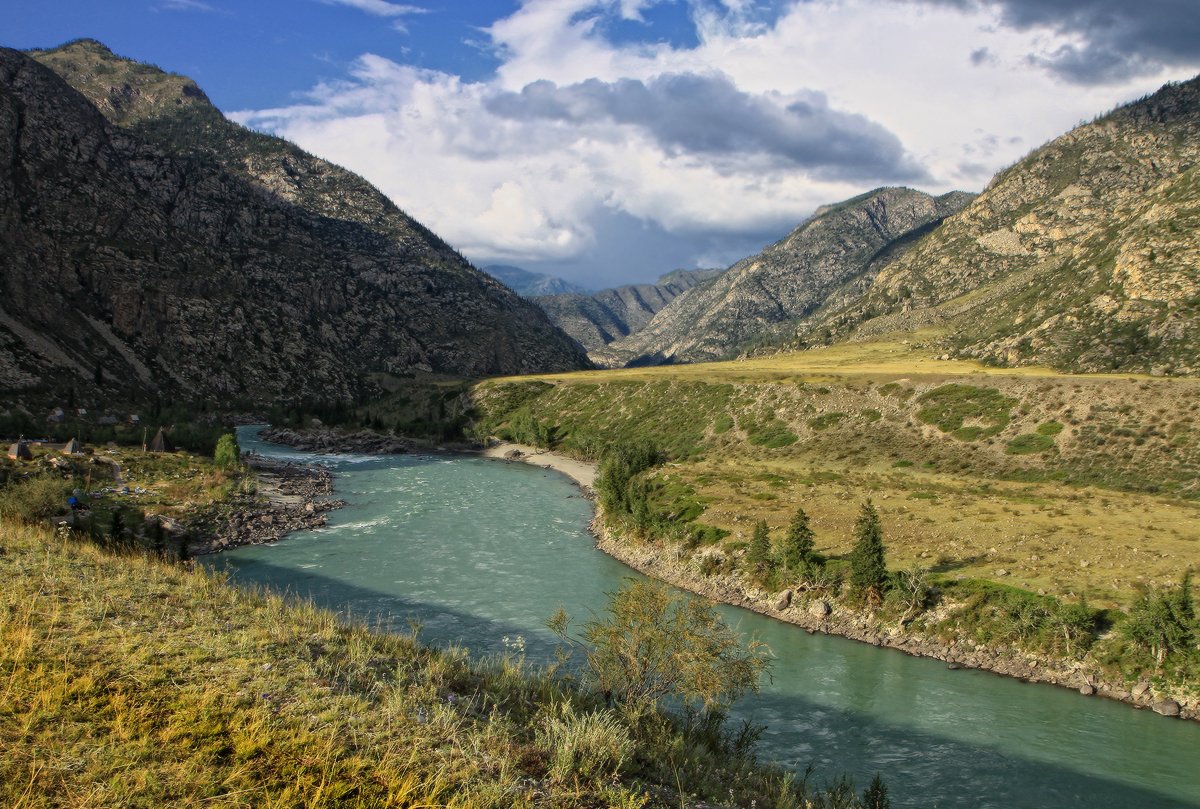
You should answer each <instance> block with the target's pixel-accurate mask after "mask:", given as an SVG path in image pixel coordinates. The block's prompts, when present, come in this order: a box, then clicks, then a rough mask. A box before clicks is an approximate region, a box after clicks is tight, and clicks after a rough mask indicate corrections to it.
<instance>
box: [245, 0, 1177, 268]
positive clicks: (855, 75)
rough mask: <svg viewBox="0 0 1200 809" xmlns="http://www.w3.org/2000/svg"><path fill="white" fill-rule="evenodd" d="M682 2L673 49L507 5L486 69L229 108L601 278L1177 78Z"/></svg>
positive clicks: (693, 250) (1029, 38) (487, 233)
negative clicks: (1104, 71) (618, 38)
mask: <svg viewBox="0 0 1200 809" xmlns="http://www.w3.org/2000/svg"><path fill="white" fill-rule="evenodd" d="M357 1H358V0H355V2H357ZM664 2H665V0H664ZM1011 2H1013V3H1015V2H1016V0H1011ZM689 3H690V5H691V15H692V16H691V19H692V21H693V24H694V25H695V26H696V31H697V42H698V44H691V45H687V46H683V45H670V44H667V43H664V42H661V41H658V40H655V39H654V38H653V35H652V33H651V34H648V37H647V41H644V42H629V41H623V42H620V43H615V42H613V41H610V40H608V39H606V37H605V33H604V32H605V30H606V27H605V25H604V24H603V23H604V22H605V20H611V19H619V18H623V19H632V18H634V17H637V16H640V15H645V16H647V17H649V15H648V14H647V12H648V10H649V9H650V8H651V7H652V6H653V5H654V0H524V2H522V3H521V5H520V7H519V8H518V9H517V10H516V11H515V12H514V13H512V14H510V15H509V16H507V17H505V18H502V19H499V20H497V21H496V22H494V23H493V24H492V25H491V26H490V27H488V28H487V29H486V30H485V31H484V32H482V33H483V36H486V37H487V39H488V43H487V44H488V47H489V48H490V50H491V51H492V52H493V53H494V54H495V55H496V56H497V57H498V60H499V64H498V67H497V68H496V70H495V73H494V74H493V75H490V76H488V77H486V78H484V79H481V80H479V81H473V82H472V81H465V80H463V79H462V78H460V77H458V76H455V75H452V74H450V73H445V72H439V71H431V70H422V69H419V68H416V67H414V66H412V65H408V64H403V63H401V62H399V61H395V60H393V59H389V58H385V57H384V56H381V55H365V56H363V57H361V58H360V59H358V60H357V61H356V62H355V63H354V65H353V67H352V69H350V70H349V72H348V73H347V74H346V75H344V76H343V77H342V78H341V79H340V80H337V81H331V82H327V83H324V84H322V85H320V86H318V87H315V88H313V89H312V90H311V91H310V92H309V93H308V94H307V97H304V98H302V99H300V100H299V101H298V102H297V103H295V104H292V105H289V106H287V107H282V108H279V109H274V110H257V111H246V112H243V113H239V114H236V115H235V117H236V118H237V119H238V120H240V121H242V122H243V123H246V124H248V125H250V126H253V127H256V128H259V129H264V130H269V131H272V132H276V133H278V134H281V135H283V136H285V137H287V138H289V139H291V140H293V141H295V142H297V143H299V144H300V145H301V146H303V147H304V148H306V149H308V150H310V151H312V152H314V153H316V154H318V155H321V156H322V157H325V158H327V159H330V160H332V161H334V162H336V163H339V164H341V165H344V166H347V167H348V168H350V169H352V170H354V171H357V172H359V173H360V174H362V175H364V176H365V177H367V179H369V180H371V181H372V182H374V183H375V184H376V185H378V186H379V187H380V188H382V189H383V190H384V191H385V192H386V193H387V194H388V195H389V196H391V197H392V198H393V199H394V200H395V201H396V202H397V203H398V204H399V205H400V206H401V207H403V208H404V209H405V210H407V211H408V212H410V213H411V214H413V215H414V216H416V217H417V218H418V219H420V220H421V221H422V222H424V223H425V224H427V225H429V226H430V227H432V228H433V229H434V230H435V231H437V232H438V233H439V234H440V235H441V236H443V237H444V238H446V239H447V240H448V241H450V242H451V243H452V244H454V245H455V246H456V247H458V248H459V249H460V250H462V251H463V252H464V253H465V254H466V255H468V256H470V257H472V258H474V259H476V260H478V261H480V262H483V263H492V262H496V263H508V264H519V265H523V266H528V267H532V268H536V269H540V270H542V271H548V272H554V271H555V268H556V267H557V268H560V269H561V271H562V274H564V275H566V276H568V277H572V278H573V279H574V280H577V281H580V282H582V283H584V284H587V285H589V286H601V285H604V284H607V283H616V282H624V281H630V280H639V279H643V280H644V279H647V278H650V277H653V276H654V275H657V274H658V273H659V272H661V271H663V270H666V269H672V268H673V267H675V266H687V265H689V264H690V265H696V264H711V263H713V262H718V263H721V259H726V258H727V259H728V262H725V263H731V262H732V261H733V260H734V259H736V258H740V257H741V256H742V255H745V254H747V253H748V252H749V250H748V249H747V245H748V244H757V245H758V246H761V245H762V244H765V243H767V242H769V241H771V240H773V239H774V238H779V237H781V236H783V235H784V234H785V233H786V232H787V231H788V230H789V229H790V228H791V227H794V226H795V225H796V224H797V223H798V222H800V221H801V220H802V219H803V218H804V217H805V216H807V215H809V214H810V213H811V212H812V211H813V210H814V209H815V208H816V207H818V206H819V205H822V204H827V203H830V202H835V201H839V200H842V199H845V198H848V197H851V196H854V195H856V194H859V193H861V192H863V191H866V190H868V189H870V188H872V187H875V186H877V185H882V184H890V183H911V184H915V185H917V186H918V187H920V188H922V189H924V190H927V191H930V192H933V193H940V192H944V191H949V190H952V189H955V188H962V189H965V190H978V189H980V188H981V187H982V186H983V185H984V184H986V182H987V181H988V180H989V179H990V177H991V174H992V173H993V172H995V171H996V170H998V169H999V168H1001V167H1003V166H1004V165H1006V164H1008V163H1011V162H1012V161H1013V160H1015V159H1017V158H1019V157H1020V156H1021V155H1022V154H1024V153H1025V152H1027V151H1028V150H1029V149H1030V148H1032V147H1034V146H1036V145H1038V144H1040V143H1042V142H1044V141H1046V140H1048V139H1049V138H1051V137H1054V136H1056V135H1058V134H1061V133H1062V132H1065V131H1066V130H1067V129H1069V128H1070V127H1071V126H1073V125H1074V124H1076V123H1077V122H1078V121H1079V120H1081V119H1086V118H1090V117H1091V116H1092V115H1093V114H1095V113H1096V112H1098V111H1101V110H1105V109H1109V108H1111V107H1112V106H1113V105H1114V104H1116V103H1119V102H1121V101H1124V100H1128V99H1130V98H1134V97H1136V96H1138V95H1141V94H1143V93H1145V92H1147V91H1151V90H1153V89H1155V88H1156V87H1157V86H1159V85H1160V84H1162V82H1163V81H1165V80H1168V79H1178V78H1182V77H1186V75H1187V73H1186V72H1184V71H1185V70H1186V68H1174V69H1167V68H1162V69H1159V70H1158V71H1157V72H1154V73H1151V74H1147V75H1145V76H1138V77H1133V78H1129V77H1124V78H1119V79H1117V78H1114V79H1113V80H1112V82H1111V83H1109V84H1097V83H1095V82H1093V83H1091V84H1087V85H1078V84H1066V83H1064V82H1066V81H1067V79H1065V78H1064V76H1063V73H1062V70H1059V69H1050V70H1047V69H1046V68H1045V67H1044V66H1041V65H1039V64H1037V63H1035V59H1042V60H1055V59H1057V60H1059V62H1060V63H1061V61H1062V60H1063V59H1064V58H1065V56H1066V54H1067V53H1068V51H1067V50H1064V49H1070V48H1072V47H1075V48H1082V47H1084V45H1085V42H1084V40H1083V39H1081V37H1080V34H1079V33H1078V32H1077V31H1068V30H1066V29H1065V28H1063V27H1061V26H1056V25H1054V24H1051V23H1047V22H1045V21H1042V22H1037V23H1036V24H1035V22H1034V21H1033V20H1032V19H1030V20H1025V19H1024V18H1021V19H1016V18H1012V17H1011V14H1013V13H1014V12H1012V11H1009V10H1006V8H1002V7H1001V6H1000V5H997V4H995V3H983V2H969V3H968V2H966V0H963V2H952V0H908V1H903V0H807V1H806V2H790V0H789V2H781V3H776V4H773V5H774V7H773V9H772V10H771V13H770V14H766V13H765V12H764V8H765V6H766V4H763V3H752V2H748V0H746V1H744V2H743V1H742V0H723V2H722V0H689ZM389 5H395V4H389ZM650 27H651V26H649V25H647V28H650ZM635 30H636V27H635ZM1197 65H1200V59H1198V60H1195V61H1194V62H1193V63H1192V66H1193V67H1195V66H1197ZM1147 69H1148V68H1147ZM1114 75H1115V74H1114ZM767 234H771V235H770V236H769V237H766V235H767ZM670 244H674V245H675V248H676V249H677V251H678V259H677V260H675V261H671V262H669V264H670V266H663V264H662V261H663V256H664V255H665V254H667V253H669V245H670ZM737 251H742V252H740V253H739V252H737ZM654 262H657V264H655V265H654V266H651V264H652V263H654Z"/></svg>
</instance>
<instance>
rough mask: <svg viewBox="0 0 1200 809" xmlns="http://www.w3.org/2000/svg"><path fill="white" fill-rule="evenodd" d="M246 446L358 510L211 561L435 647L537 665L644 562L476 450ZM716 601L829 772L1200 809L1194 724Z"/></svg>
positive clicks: (539, 477) (559, 486) (763, 715)
mask: <svg viewBox="0 0 1200 809" xmlns="http://www.w3.org/2000/svg"><path fill="white" fill-rule="evenodd" d="M239 440H240V441H241V445H242V447H243V449H252V450H254V451H256V452H259V453H261V454H264V455H271V456H275V457H284V458H293V459H297V460H305V461H316V462H319V463H323V464H326V465H328V466H329V467H330V468H331V469H332V470H333V471H334V472H335V475H336V478H335V486H336V488H337V492H338V496H339V497H342V498H344V499H345V500H347V501H348V503H349V505H348V506H347V507H346V508H344V509H341V510H339V511H335V512H332V513H331V514H330V520H329V525H328V527H326V528H324V529H320V530H317V531H311V532H305V533H299V534H296V535H294V536H292V537H289V538H288V539H287V540H286V541H285V542H280V543H277V544H275V545H269V546H250V547H244V548H239V549H237V550H234V551H231V552H228V553H224V554H221V555H220V556H217V557H209V558H207V559H206V562H205V563H206V564H208V565H210V566H214V567H218V568H228V569H229V570H230V571H231V573H232V578H233V581H235V582H241V583H246V584H264V585H268V586H270V587H273V588H275V589H278V590H284V591H289V592H292V593H295V594H297V595H299V596H302V597H306V598H312V599H313V600H315V601H316V602H317V603H319V604H321V605H324V606H328V607H331V608H333V609H336V610H340V611H343V612H348V613H350V614H353V615H354V616H356V617H360V618H366V619H369V620H372V621H377V622H379V623H381V624H382V625H384V626H387V627H393V628H397V629H405V628H407V627H408V626H409V624H410V622H413V621H416V622H418V623H419V624H420V625H421V636H422V638H423V639H425V641H426V642H429V643H432V644H448V643H460V644H462V645H464V646H466V647H468V648H470V649H471V650H472V651H474V652H477V653H488V652H494V651H500V650H503V649H504V648H505V644H506V642H507V643H508V644H512V643H513V642H514V640H515V639H516V638H518V637H520V638H522V639H523V641H524V643H525V645H526V651H527V654H528V656H529V657H530V658H531V659H534V660H537V659H546V658H547V657H548V656H549V654H550V653H551V650H552V648H553V645H552V640H553V639H552V637H551V636H550V634H549V633H548V632H547V631H546V630H545V629H544V627H543V622H544V621H545V619H546V618H547V617H548V616H549V615H550V614H551V613H553V612H554V610H555V609H557V608H558V607H559V606H560V605H561V606H564V607H566V609H567V611H568V612H570V613H571V614H572V615H575V616H580V617H582V618H584V619H586V618H587V617H589V616H590V614H591V611H593V610H594V611H599V610H600V609H602V608H603V605H604V603H605V600H606V597H605V593H606V592H609V591H612V590H614V589H616V588H618V587H619V586H620V585H621V583H622V580H623V579H625V578H627V577H633V576H638V575H639V574H637V573H635V572H633V571H632V570H630V569H629V568H627V567H625V566H624V565H622V564H620V563H619V562H617V561H615V560H613V559H612V558H610V557H608V556H606V555H605V554H603V553H602V552H600V551H599V550H597V549H596V548H595V547H594V543H593V540H592V538H591V536H590V535H589V534H588V532H587V523H588V520H589V518H590V516H591V505H590V504H589V503H588V501H587V500H585V499H584V498H582V497H581V496H580V494H579V492H578V490H577V489H576V488H575V486H574V485H573V484H572V483H570V482H569V481H568V480H567V479H566V478H564V477H562V476H560V475H558V474H557V473H553V472H549V471H547V470H544V469H540V468H537V467H532V466H527V465H524V464H518V463H511V464H510V463H504V462H499V461H494V460H486V459H482V458H474V457H469V456H450V457H447V456H416V455H413V456H387V457H368V456H355V455H330V456H314V455H310V454H306V453H300V452H295V451H292V450H288V449H286V448H282V447H278V446H276V445H272V444H266V443H264V442H261V441H259V440H257V439H256V438H255V428H246V427H243V428H240V429H239ZM721 610H722V613H723V614H724V616H725V617H726V619H727V620H729V621H731V622H734V623H736V624H737V625H738V626H739V627H740V628H741V629H742V630H743V631H745V632H747V633H754V634H756V635H758V637H760V638H761V639H762V640H764V641H766V642H767V643H768V644H769V645H770V647H771V649H772V650H773V652H774V654H775V660H774V662H773V665H772V675H773V676H772V680H771V682H769V683H767V684H765V685H764V688H763V691H762V693H761V694H759V695H755V696H752V697H750V698H747V699H746V700H745V701H744V702H743V703H742V704H740V705H739V709H738V712H737V713H738V716H740V717H746V718H749V719H750V720H751V721H753V722H756V723H758V724H762V725H766V727H767V730H766V732H765V733H764V735H763V737H762V741H761V743H760V746H759V751H760V754H761V755H762V757H763V758H766V759H771V760H774V761H777V762H779V763H780V764H783V765H785V766H789V767H794V768H796V769H797V770H798V771H801V772H803V771H804V769H805V768H806V767H807V766H808V765H810V764H811V765H813V766H814V767H815V772H816V775H815V777H816V779H817V781H818V782H825V781H827V780H829V779H831V778H833V777H835V776H836V775H838V774H840V773H842V772H846V773H848V774H850V775H851V777H853V778H854V780H855V782H856V783H857V784H859V786H860V788H861V786H863V785H865V784H866V783H867V782H868V781H869V780H870V778H871V777H872V776H873V775H874V774H875V773H877V772H878V773H881V774H882V775H883V777H884V779H885V780H886V782H887V784H888V787H889V792H890V793H891V796H892V803H893V806H896V807H908V806H914V807H915V806H923V807H926V806H938V807H943V808H944V809H945V808H947V807H980V808H981V809H982V808H983V807H995V809H1025V808H1028V809H1034V808H1035V807H1036V808H1037V809H1041V808H1042V807H1087V808H1088V809H1106V808H1109V807H1111V808H1112V809H1117V808H1118V807H1119V808H1120V809H1158V807H1163V808H1164V809H1166V808H1167V807H1200V723H1194V722H1184V721H1179V720H1171V719H1166V718H1163V717H1160V716H1157V715H1155V714H1153V713H1150V712H1149V711H1138V710H1134V709H1132V708H1130V707H1129V706H1127V705H1124V704H1120V703H1115V702H1110V701H1107V700H1102V699H1097V698H1087V697H1083V696H1080V695H1078V694H1075V693H1074V692H1071V691H1068V690H1066V689H1061V688H1055V687H1053V686H1047V685H1035V684H1027V683H1021V682H1018V681H1016V680H1011V679H1007V678H1003V677H999V676H996V675H992V674H989V673H986V672H980V671H965V670H964V671H950V670H948V669H947V667H946V665H945V664H944V663H941V662H938V661H933V660H927V659H922V658H915V657H910V656H908V655H905V654H903V653H901V652H897V651H895V650H890V649H880V648H876V647H873V646H869V645H867V644H862V643H857V642H855V641H849V640H846V639H843V638H837V637H830V636H824V635H809V634H808V633H806V632H805V631H804V630H802V629H799V628H798V627H795V626H791V625H788V624H784V623H781V622H778V621H773V620H771V619H769V618H765V617H763V616H760V615H757V614H754V613H751V612H748V611H744V610H739V609H736V608H732V607H724V606H722V607H721ZM506 639H507V641H506Z"/></svg>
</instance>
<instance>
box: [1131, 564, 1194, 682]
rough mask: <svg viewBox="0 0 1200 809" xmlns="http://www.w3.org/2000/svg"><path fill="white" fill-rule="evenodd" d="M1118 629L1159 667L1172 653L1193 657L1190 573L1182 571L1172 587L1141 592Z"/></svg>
mask: <svg viewBox="0 0 1200 809" xmlns="http://www.w3.org/2000/svg"><path fill="white" fill-rule="evenodd" d="M1121 628H1122V632H1123V634H1124V635H1125V637H1127V638H1128V639H1129V640H1131V641H1132V642H1133V643H1134V644H1136V645H1137V646H1138V647H1140V648H1142V649H1144V650H1145V651H1147V652H1149V653H1150V655H1151V656H1152V657H1153V658H1154V662H1155V664H1156V665H1157V666H1158V667H1159V668H1162V666H1163V664H1164V663H1166V662H1167V660H1168V659H1170V658H1171V657H1173V656H1180V657H1183V656H1190V657H1193V658H1195V657H1196V656H1197V653H1196V642H1197V637H1198V634H1197V632H1198V630H1197V627H1196V610H1195V605H1194V603H1193V602H1192V574H1191V572H1190V571H1189V572H1187V573H1184V574H1183V578H1182V579H1181V580H1180V582H1179V585H1178V586H1176V587H1165V588H1163V589H1162V590H1159V591H1157V592H1155V591H1153V590H1147V591H1146V592H1144V593H1143V594H1142V595H1141V597H1140V598H1138V600H1137V601H1136V602H1134V604H1133V607H1132V608H1130V610H1129V618H1128V620H1126V621H1125V623H1124V624H1123V625H1122V627H1121Z"/></svg>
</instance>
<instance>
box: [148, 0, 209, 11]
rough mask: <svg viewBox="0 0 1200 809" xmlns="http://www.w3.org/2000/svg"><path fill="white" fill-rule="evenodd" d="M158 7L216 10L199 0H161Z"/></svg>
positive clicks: (165, 8)
mask: <svg viewBox="0 0 1200 809" xmlns="http://www.w3.org/2000/svg"><path fill="white" fill-rule="evenodd" d="M158 7H159V8H160V9H163V10H164V11H216V9H215V8H213V7H212V6H210V5H209V4H208V3H202V2H200V0H162V1H161V2H160V3H159V4H158Z"/></svg>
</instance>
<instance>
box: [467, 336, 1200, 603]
mask: <svg viewBox="0 0 1200 809" xmlns="http://www.w3.org/2000/svg"><path fill="white" fill-rule="evenodd" d="M926 336H927V335H921V334H917V335H912V336H910V337H911V340H912V341H911V342H910V341H909V340H904V341H900V340H897V341H893V342H887V341H884V342H876V343H858V344H844V345H839V346H833V347H830V348H827V349H820V350H813V351H808V352H801V353H795V354H781V355H776V356H771V357H765V358H758V359H750V360H743V361H738V362H729V363H711V364H697V365H683V366H668V367H658V368H639V369H625V370H619V371H607V372H581V373H573V374H562V375H555V376H541V377H520V378H511V379H501V380H493V381H490V382H487V383H484V384H482V385H480V386H478V387H477V388H476V389H475V392H474V397H475V400H476V403H477V406H478V407H479V410H480V413H481V425H480V426H481V429H484V430H489V429H490V430H499V431H501V432H503V431H504V430H510V429H511V428H512V426H513V425H514V424H517V425H520V424H529V423H530V422H531V421H532V422H536V423H537V424H538V425H539V426H540V427H541V429H542V432H543V433H546V434H548V435H549V437H551V438H552V440H553V441H554V442H555V443H556V444H557V445H559V446H561V447H562V448H563V449H565V450H567V451H573V452H575V453H577V454H581V455H584V456H586V455H589V454H591V455H595V454H597V453H598V452H599V450H600V448H601V447H602V446H603V445H604V444H605V443H606V442H610V441H614V440H632V439H637V438H649V439H651V440H653V441H654V442H656V443H657V444H658V445H659V446H660V447H662V448H663V449H665V450H666V451H667V454H668V455H669V456H670V459H671V462H670V463H668V464H667V465H666V466H665V467H662V468H661V469H660V470H659V472H658V473H657V474H658V475H659V477H660V480H661V483H662V484H663V485H662V486H661V487H660V488H659V490H658V493H657V495H656V496H657V497H658V498H659V499H660V506H661V507H662V508H663V510H664V513H665V514H666V515H672V514H674V515H675V516H676V517H678V518H679V520H677V522H686V521H688V520H689V519H695V520H696V523H697V524H703V525H709V526H713V527H715V528H718V529H721V530H722V531H727V532H728V535H727V536H725V537H724V538H723V539H721V540H720V541H719V542H718V543H717V544H716V547H715V548H713V549H710V551H709V552H714V551H715V552H720V551H724V552H726V553H729V554H733V553H736V552H737V550H738V549H739V548H740V543H744V542H746V541H748V540H749V538H750V534H751V530H752V528H753V525H754V523H755V521H756V520H758V519H760V518H761V519H766V520H767V521H768V523H769V524H770V525H771V526H772V527H773V528H774V529H779V530H778V531H777V534H778V533H779V532H781V529H782V527H783V526H784V525H786V523H787V521H788V519H789V518H790V515H791V514H792V513H793V512H794V510H795V508H796V507H797V506H803V507H804V508H805V510H806V511H808V513H809V515H810V517H811V518H812V521H813V527H814V529H815V531H816V541H817V549H818V550H819V551H821V552H822V553H826V554H830V555H835V556H836V555H839V554H843V553H845V552H846V551H848V550H849V547H850V544H851V542H852V525H853V521H854V517H855V515H856V514H857V512H858V509H859V507H860V505H861V503H862V501H864V500H865V499H867V498H868V497H870V498H873V499H874V500H875V502H876V505H877V506H878V507H879V510H880V512H881V514H882V516H883V520H884V525H885V529H886V532H887V549H888V554H889V559H888V561H889V566H891V567H893V568H900V567H904V566H907V565H909V564H911V563H918V564H921V565H922V566H925V567H929V568H930V569H931V570H932V571H933V572H934V573H943V574H947V575H949V576H951V577H956V578H978V579H988V580H994V581H997V582H1003V583H1004V584H1009V585H1015V586H1017V587H1021V588H1025V589H1028V590H1030V591H1033V592H1039V591H1040V592H1045V593H1049V594H1053V595H1058V596H1066V597H1070V598H1078V597H1086V598H1088V599H1089V600H1090V601H1091V602H1092V603H1093V604H1094V605H1096V606H1126V605H1128V604H1129V603H1131V601H1132V600H1133V599H1134V598H1135V597H1136V595H1137V593H1138V591H1139V588H1140V587H1141V586H1143V585H1162V584H1167V583H1170V582H1173V581H1177V580H1178V577H1179V575H1180V573H1181V572H1182V571H1183V570H1184V569H1186V568H1188V567H1189V566H1192V565H1196V564H1197V563H1200V532H1198V531H1197V528H1196V526H1197V524H1198V518H1200V488H1198V487H1200V483H1198V482H1197V480H1198V475H1200V381H1197V380H1187V379H1163V378H1150V377H1140V376H1131V375H1121V376H1113V375H1063V374H1058V373H1055V372H1053V371H1050V370H1047V369H1044V368H1037V367H1027V368H1020V369H996V368H989V367H985V366H983V365H980V364H977V363H973V362H963V361H955V360H942V359H937V358H935V357H933V356H931V355H930V354H929V353H928V352H927V351H926V350H924V349H922V348H920V347H919V346H920V345H921V344H922V342H923V338H924V337H926ZM717 533H719V532H708V533H707V534H705V540H706V541H707V540H711V539H712V538H713V537H714V536H716V534H717Z"/></svg>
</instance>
